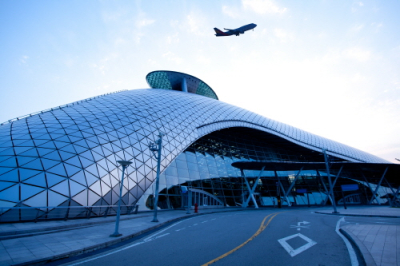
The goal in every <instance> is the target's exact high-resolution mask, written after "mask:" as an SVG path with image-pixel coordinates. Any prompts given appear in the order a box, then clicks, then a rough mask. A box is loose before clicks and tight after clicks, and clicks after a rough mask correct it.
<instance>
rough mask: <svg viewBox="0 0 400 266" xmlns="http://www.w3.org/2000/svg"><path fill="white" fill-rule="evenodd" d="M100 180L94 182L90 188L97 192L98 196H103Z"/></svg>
mask: <svg viewBox="0 0 400 266" xmlns="http://www.w3.org/2000/svg"><path fill="white" fill-rule="evenodd" d="M100 182H101V181H100V180H99V181H97V182H94V183H93V184H92V185H91V186H90V190H92V191H93V192H95V193H96V194H98V195H100V196H101V195H102V194H101V185H100Z"/></svg>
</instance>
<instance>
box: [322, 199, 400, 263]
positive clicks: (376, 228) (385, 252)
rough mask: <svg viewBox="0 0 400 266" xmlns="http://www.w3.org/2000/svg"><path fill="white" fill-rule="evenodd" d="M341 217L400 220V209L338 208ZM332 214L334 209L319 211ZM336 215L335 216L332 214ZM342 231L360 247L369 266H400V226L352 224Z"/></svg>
mask: <svg viewBox="0 0 400 266" xmlns="http://www.w3.org/2000/svg"><path fill="white" fill-rule="evenodd" d="M338 212H339V214H335V215H339V216H367V217H392V218H400V208H390V207H388V206H379V207H354V206H350V207H349V208H348V209H347V210H345V209H344V208H343V207H339V208H338ZM317 213H325V214H332V209H329V210H321V211H317ZM332 215H334V214H332ZM341 229H342V230H343V231H344V232H345V233H347V236H348V237H350V238H351V239H352V240H353V241H354V242H355V243H356V245H357V246H358V248H359V249H360V251H361V253H362V254H363V257H364V259H365V262H366V264H367V265H368V266H369V265H371V266H375V265H377V266H393V265H397V266H400V226H399V225H379V224H351V225H344V226H342V227H341Z"/></svg>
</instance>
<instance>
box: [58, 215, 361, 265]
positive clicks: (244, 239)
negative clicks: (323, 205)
mask: <svg viewBox="0 0 400 266" xmlns="http://www.w3.org/2000/svg"><path fill="white" fill-rule="evenodd" d="M346 219H347V218H346ZM351 219H353V220H352V221H350V222H356V223H357V222H359V221H358V220H357V218H351ZM351 219H350V220H351ZM358 219H359V218H358ZM340 222H342V223H345V222H348V221H344V220H343V218H341V217H338V216H331V215H321V214H315V213H313V212H312V210H311V209H298V210H289V211H287V210H285V211H280V210H279V209H275V210H273V209H269V210H247V211H240V212H225V213H214V214H208V215H202V216H196V217H192V218H189V219H185V220H181V221H179V222H176V223H173V224H170V225H168V226H167V227H164V228H162V229H159V230H158V231H154V232H152V233H151V234H148V235H145V236H142V237H140V238H136V239H134V240H132V241H129V242H124V244H122V245H118V246H116V247H111V248H107V249H104V250H100V251H97V252H94V253H88V254H84V255H82V256H79V257H75V258H69V259H67V260H61V261H58V262H55V263H52V264H53V265H60V264H62V265H96V266H101V265H213V266H214V265H307V266H308V265H318V266H323V265H324V266H328V265H352V262H351V260H352V259H353V261H354V260H356V257H355V256H353V257H351V255H350V253H349V250H348V247H347V246H346V243H345V241H344V240H343V238H342V237H341V236H340V235H339V234H338V233H337V232H336V231H337V230H336V229H337V226H338V224H339V223H340ZM350 249H351V248H350ZM353 265H354V264H353Z"/></svg>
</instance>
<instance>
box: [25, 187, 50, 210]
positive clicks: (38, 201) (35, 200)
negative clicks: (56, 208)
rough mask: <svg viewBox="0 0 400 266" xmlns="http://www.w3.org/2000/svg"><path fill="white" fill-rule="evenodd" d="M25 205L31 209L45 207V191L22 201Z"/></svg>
mask: <svg viewBox="0 0 400 266" xmlns="http://www.w3.org/2000/svg"><path fill="white" fill-rule="evenodd" d="M24 204H25V205H28V206H31V207H46V206H47V191H43V192H41V193H39V194H37V195H36V196H34V197H32V198H30V199H28V200H25V201H24Z"/></svg>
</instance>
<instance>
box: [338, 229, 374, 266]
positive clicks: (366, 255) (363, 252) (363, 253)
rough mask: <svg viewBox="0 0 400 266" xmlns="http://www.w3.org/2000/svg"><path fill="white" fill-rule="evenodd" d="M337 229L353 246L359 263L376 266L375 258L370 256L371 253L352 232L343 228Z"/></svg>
mask: <svg viewBox="0 0 400 266" xmlns="http://www.w3.org/2000/svg"><path fill="white" fill-rule="evenodd" d="M339 231H340V233H342V235H344V236H345V237H346V238H347V239H348V240H349V241H350V243H351V244H352V246H353V248H354V249H355V250H356V253H357V259H358V262H359V264H360V265H362V266H363V265H366V266H377V265H376V263H375V260H374V259H373V258H372V255H371V253H370V252H369V251H368V249H367V248H366V247H365V246H364V244H363V243H362V242H361V241H360V240H359V239H358V238H357V237H356V236H355V235H354V234H353V233H351V232H350V231H348V230H346V229H345V228H340V229H339Z"/></svg>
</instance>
